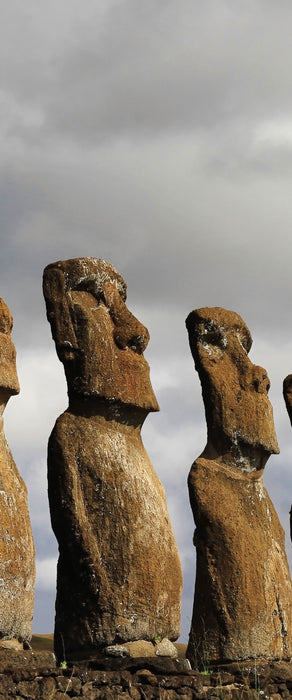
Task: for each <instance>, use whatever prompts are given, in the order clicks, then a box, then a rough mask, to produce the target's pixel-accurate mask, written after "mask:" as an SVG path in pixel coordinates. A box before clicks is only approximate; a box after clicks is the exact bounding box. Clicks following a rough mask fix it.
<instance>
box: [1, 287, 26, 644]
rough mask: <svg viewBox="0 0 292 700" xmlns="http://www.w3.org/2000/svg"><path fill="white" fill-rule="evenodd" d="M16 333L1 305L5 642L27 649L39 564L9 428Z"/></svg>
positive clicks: (14, 385) (14, 383) (15, 385)
mask: <svg viewBox="0 0 292 700" xmlns="http://www.w3.org/2000/svg"><path fill="white" fill-rule="evenodd" d="M11 331H12V317H11V314H10V312H9V309H8V308H7V306H6V304H5V303H4V301H3V300H2V299H0V514H1V522H0V592H1V595H0V639H1V640H2V643H4V641H5V640H11V645H10V646H12V647H14V648H17V645H18V648H21V647H22V644H23V643H24V642H27V641H29V640H30V639H31V634H32V631H31V625H32V616H33V600H34V579H35V562H34V545H33V539H32V532H31V526H30V518H29V511H28V504H27V491H26V486H25V484H24V482H23V479H22V478H21V476H20V474H19V472H18V470H17V468H16V465H15V462H14V460H13V457H12V454H11V452H10V449H9V446H8V444H7V441H6V438H5V434H4V427H3V417H2V416H3V411H4V409H5V406H6V404H7V402H8V400H9V397H10V396H12V395H14V394H18V392H19V384H18V378H17V373H16V364H15V358H16V353H15V348H14V345H13V343H12V340H11Z"/></svg>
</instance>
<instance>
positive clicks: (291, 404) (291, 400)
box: [283, 374, 292, 542]
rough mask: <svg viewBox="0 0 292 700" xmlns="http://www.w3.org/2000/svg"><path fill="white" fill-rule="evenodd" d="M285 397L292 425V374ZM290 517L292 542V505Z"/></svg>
mask: <svg viewBox="0 0 292 700" xmlns="http://www.w3.org/2000/svg"><path fill="white" fill-rule="evenodd" d="M283 396H284V400H285V404H286V408H287V412H288V416H289V418H290V423H291V425H292V374H288V376H287V377H285V379H284V381H283ZM289 515H290V539H291V542H292V505H291V509H290V511H289Z"/></svg>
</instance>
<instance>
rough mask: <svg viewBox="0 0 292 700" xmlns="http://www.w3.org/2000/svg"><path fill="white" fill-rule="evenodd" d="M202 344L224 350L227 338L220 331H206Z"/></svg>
mask: <svg viewBox="0 0 292 700" xmlns="http://www.w3.org/2000/svg"><path fill="white" fill-rule="evenodd" d="M202 343H203V345H214V346H215V347H218V348H221V349H222V350H224V349H225V348H226V346H227V338H226V336H225V335H224V334H223V333H222V331H220V329H216V330H213V331H207V333H205V334H204V336H203V338H202Z"/></svg>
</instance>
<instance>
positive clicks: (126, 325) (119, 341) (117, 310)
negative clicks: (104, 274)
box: [103, 281, 149, 355]
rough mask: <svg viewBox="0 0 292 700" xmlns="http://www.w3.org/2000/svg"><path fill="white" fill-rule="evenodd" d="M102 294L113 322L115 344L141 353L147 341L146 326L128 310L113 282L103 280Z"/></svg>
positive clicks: (123, 348)
mask: <svg viewBox="0 0 292 700" xmlns="http://www.w3.org/2000/svg"><path fill="white" fill-rule="evenodd" d="M103 295H104V299H105V303H106V305H107V307H108V309H109V313H110V315H111V317H112V319H113V322H114V326H115V328H114V332H113V336H114V340H115V343H116V345H117V346H118V347H119V348H121V349H122V350H125V349H126V348H127V347H128V348H130V349H131V350H133V352H136V353H138V355H142V353H143V352H144V350H145V348H147V345H148V343H149V333H148V330H147V328H145V326H143V324H142V323H140V321H138V319H137V318H136V317H135V316H134V315H133V314H132V313H131V311H129V309H128V308H127V306H126V304H125V302H124V300H123V299H122V297H121V295H120V294H119V291H118V289H117V287H116V286H115V285H114V284H112V283H111V282H109V281H107V282H105V283H104V286H103Z"/></svg>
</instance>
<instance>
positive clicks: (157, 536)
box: [44, 258, 182, 659]
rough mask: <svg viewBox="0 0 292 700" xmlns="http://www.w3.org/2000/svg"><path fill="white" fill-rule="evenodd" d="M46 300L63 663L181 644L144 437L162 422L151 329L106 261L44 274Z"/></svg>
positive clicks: (163, 516)
mask: <svg viewBox="0 0 292 700" xmlns="http://www.w3.org/2000/svg"><path fill="white" fill-rule="evenodd" d="M44 296H45V300H46V307H47V317H48V320H49V322H50V324H51V329H52V335H53V338H54V340H55V343H56V350H57V354H58V357H59V359H60V360H61V362H63V364H64V370H65V374H66V379H67V383H68V396H69V407H68V409H67V410H66V411H65V413H63V414H62V415H61V416H60V417H59V418H58V420H57V422H56V425H55V427H54V429H53V432H52V434H51V436H50V440H49V447H48V481H49V501H50V511H51V520H52V527H53V530H54V533H55V535H56V537H57V540H58V543H59V553H60V555H59V561H58V573H57V599H56V618H55V635H54V636H55V653H56V655H57V657H58V659H62V657H63V654H65V655H66V658H67V659H68V658H71V659H74V658H75V659H76V658H81V657H82V656H83V657H85V656H87V655H88V654H91V653H98V652H99V651H101V650H103V648H104V647H106V646H108V645H112V644H115V643H123V642H128V641H132V640H140V639H143V640H146V641H147V640H148V641H151V640H154V639H155V637H158V636H160V637H168V638H169V639H170V640H174V639H176V638H177V637H178V635H179V625H180V597H181V588H182V575H181V567H180V562H179V557H178V552H177V547H176V543H175V540H174V535H173V532H172V528H171V525H170V521H169V515H168V512H167V507H166V502H165V495H164V489H163V487H162V485H161V483H160V481H159V479H158V477H157V475H156V473H155V471H154V469H153V466H152V464H151V462H150V460H149V457H148V455H147V453H146V451H145V448H144V446H143V443H142V440H141V435H140V429H141V426H142V424H143V422H144V420H145V418H146V416H147V414H148V413H149V411H157V410H158V404H157V401H156V398H155V396H154V393H153V390H152V387H151V383H150V378H149V367H148V364H147V362H146V360H145V359H144V357H143V352H144V350H145V348H146V346H147V343H148V340H149V335H148V331H147V329H146V328H145V327H144V326H143V325H142V324H141V323H140V322H139V321H138V320H137V319H136V318H135V317H134V316H133V315H132V314H131V313H130V311H129V310H128V309H127V307H126V304H125V301H126V284H125V282H124V280H123V279H122V277H121V276H120V275H119V273H118V272H117V271H116V270H115V268H114V267H113V266H112V265H110V264H109V263H108V262H105V261H104V260H98V259H96V258H78V259H73V260H67V261H60V262H56V263H53V264H51V265H48V266H47V267H46V269H45V271H44Z"/></svg>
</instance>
